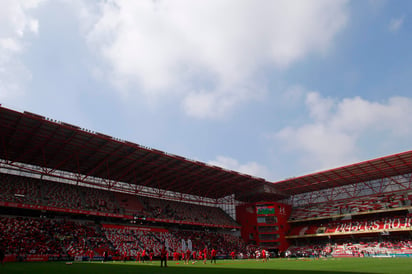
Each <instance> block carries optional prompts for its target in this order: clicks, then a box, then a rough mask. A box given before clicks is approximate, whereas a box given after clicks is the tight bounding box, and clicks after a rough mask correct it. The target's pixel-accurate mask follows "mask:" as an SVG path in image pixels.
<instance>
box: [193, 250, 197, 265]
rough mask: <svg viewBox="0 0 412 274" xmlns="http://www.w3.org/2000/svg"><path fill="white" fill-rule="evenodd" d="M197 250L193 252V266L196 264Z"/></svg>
mask: <svg viewBox="0 0 412 274" xmlns="http://www.w3.org/2000/svg"><path fill="white" fill-rule="evenodd" d="M196 255H197V254H196V250H193V253H192V260H193V262H192V264H194V263H195V262H196Z"/></svg>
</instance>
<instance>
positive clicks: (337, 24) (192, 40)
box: [0, 0, 412, 181]
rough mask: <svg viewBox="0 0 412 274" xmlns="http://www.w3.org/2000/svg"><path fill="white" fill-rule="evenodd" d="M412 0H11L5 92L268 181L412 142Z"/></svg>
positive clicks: (41, 109)
mask: <svg viewBox="0 0 412 274" xmlns="http://www.w3.org/2000/svg"><path fill="white" fill-rule="evenodd" d="M411 12H412V2H411V1H406V0H405V1H384V0H375V1H371V0H370V1H368V0H359V1H344V0H334V1H331V0H323V1H321V0H313V1H311V0H307V1H297V0H296V1H290V0H288V1H263V0H262V1H246V0H245V1H243V0H228V1H226V0H225V1H223V0H219V1H217V0H216V1H214V0H210V1H183V0H176V1H161V0H159V1H121V0H112V1H86V0H84V1H82V0H74V1H69V0H56V1H50V0H49V1H47V0H30V1H24V0H21V1H17V0H2V1H0V103H1V104H2V105H4V106H6V107H9V108H12V109H16V110H20V111H23V110H27V111H30V112H34V113H38V114H41V115H44V116H47V117H50V118H53V119H57V120H61V121H64V122H68V123H72V124H75V125H78V126H80V127H83V128H87V129H91V130H94V131H97V132H101V133H105V134H108V135H111V136H114V137H118V138H122V139H125V140H128V141H132V142H135V143H138V144H141V145H144V146H149V147H153V148H156V149H159V150H163V151H166V152H169V153H174V154H177V155H181V156H184V157H188V158H190V159H194V160H198V161H202V162H207V163H210V164H214V165H218V166H222V167H224V168H227V169H233V170H237V171H239V172H242V173H247V174H251V175H254V176H258V177H263V178H265V179H267V180H269V181H279V180H282V179H284V178H288V177H292V176H299V175H304V174H308V173H311V172H315V171H319V170H324V169H328V168H333V167H338V166H341V165H346V164H351V163H354V162H358V161H363V160H368V159H372V158H376V157H380V156H384V155H389V154H394V153H399V152H403V151H407V150H410V149H411V148H412V147H411V140H412V91H411V86H412V66H411V65H410V64H412V54H411V49H412V17H411V16H412V14H411Z"/></svg>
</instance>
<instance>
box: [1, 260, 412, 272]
mask: <svg viewBox="0 0 412 274" xmlns="http://www.w3.org/2000/svg"><path fill="white" fill-rule="evenodd" d="M0 273H2V274H3V273H5V274H9V273H10V274H12V273H29V274H36V273H45V274H46V273H59V274H60V273H61V274H65V273H67V274H80V273H97V274H106V273H107V274H109V273H134V274H135V273H139V274H142V273H153V274H157V273H170V274H173V273H176V274H177V273H179V274H180V273H182V274H185V273H198V274H205V273H213V274H218V273H224V274H225V273H233V274H235V273H236V274H242V273H245V274H246V273H247V274H263V273H276V274H292V273H299V274H315V273H320V274H325V273H340V274H348V273H402V274H409V273H412V258H411V259H408V258H341V259H328V260H323V259H320V260H295V259H291V260H286V259H272V260H271V261H269V262H268V263H263V262H256V261H255V260H250V261H247V260H242V261H238V260H235V261H230V260H222V261H218V263H217V264H216V265H211V264H210V263H209V262H208V264H206V265H204V264H202V263H196V264H194V265H192V264H190V265H184V264H182V262H180V263H179V264H176V262H173V261H169V262H168V267H167V268H161V267H160V263H159V262H154V263H153V264H139V263H134V262H126V263H123V262H107V263H101V262H93V263H88V262H74V263H73V264H71V265H67V264H66V263H65V262H44V263H38V262H36V263H7V264H4V265H3V266H0Z"/></svg>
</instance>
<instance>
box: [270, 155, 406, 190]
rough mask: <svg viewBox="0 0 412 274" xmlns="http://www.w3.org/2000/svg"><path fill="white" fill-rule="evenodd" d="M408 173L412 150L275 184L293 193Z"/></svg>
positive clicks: (277, 187) (279, 188) (277, 188)
mask: <svg viewBox="0 0 412 274" xmlns="http://www.w3.org/2000/svg"><path fill="white" fill-rule="evenodd" d="M407 173H412V151H406V152H403V153H398V154H394V155H389V156H385V157H381V158H377V159H373V160H368V161H364V162H360V163H356V164H351V165H347V166H343V167H339V168H334V169H330V170H326V171H320V172H317V173H313V174H309V175H305V176H300V177H294V178H290V179H286V180H284V181H280V182H277V183H275V184H274V186H275V188H276V190H277V191H279V192H282V193H284V194H287V195H294V194H300V193H306V192H311V191H319V190H323V189H328V188H333V187H337V186H344V185H349V184H355V183H360V182H366V181H372V180H377V179H381V178H387V177H391V176H397V175H403V174H407Z"/></svg>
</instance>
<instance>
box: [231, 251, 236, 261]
mask: <svg viewBox="0 0 412 274" xmlns="http://www.w3.org/2000/svg"><path fill="white" fill-rule="evenodd" d="M235 255H236V253H235V252H234V251H232V252H231V253H230V257H232V260H234V259H235Z"/></svg>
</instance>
